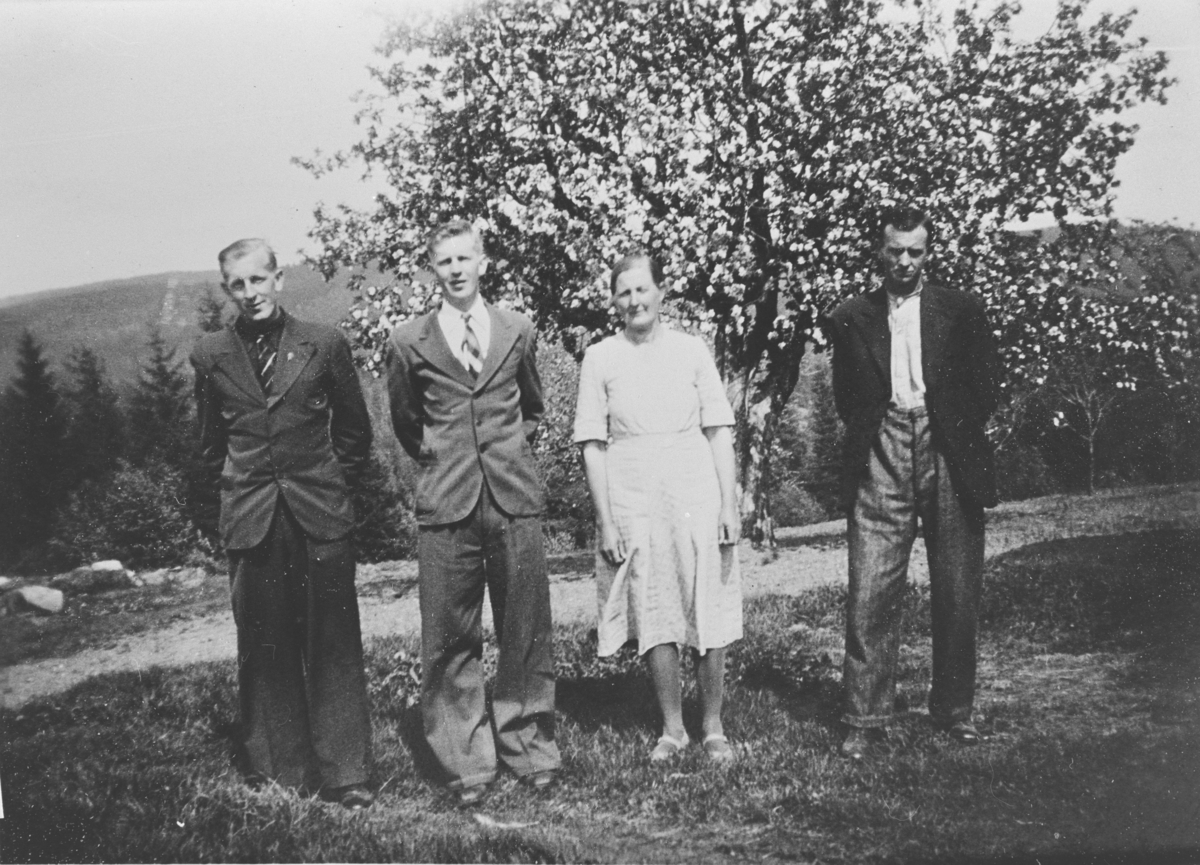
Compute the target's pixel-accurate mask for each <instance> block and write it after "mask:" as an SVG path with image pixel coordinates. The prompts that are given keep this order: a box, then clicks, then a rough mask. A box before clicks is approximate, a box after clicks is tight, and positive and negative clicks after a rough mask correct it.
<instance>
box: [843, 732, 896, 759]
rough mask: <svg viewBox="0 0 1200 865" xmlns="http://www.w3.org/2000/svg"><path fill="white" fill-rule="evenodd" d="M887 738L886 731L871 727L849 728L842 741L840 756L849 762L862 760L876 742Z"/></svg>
mask: <svg viewBox="0 0 1200 865" xmlns="http://www.w3.org/2000/svg"><path fill="white" fill-rule="evenodd" d="M886 738H887V731H886V730H882V729H875V728H873V727H851V728H850V729H849V730H848V731H847V733H846V738H845V739H843V740H842V747H841V749H840V752H841V755H842V756H843V757H845V758H847V759H849V760H862V759H863V758H864V757H866V756H867V752H868V751H870V750H871V746H872V745H873V744H875V743H876V742H882V741H883V740H884V739H886Z"/></svg>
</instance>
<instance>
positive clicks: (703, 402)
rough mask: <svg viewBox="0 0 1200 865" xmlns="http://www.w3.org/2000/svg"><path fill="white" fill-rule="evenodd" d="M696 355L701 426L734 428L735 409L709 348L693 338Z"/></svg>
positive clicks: (696, 338)
mask: <svg viewBox="0 0 1200 865" xmlns="http://www.w3.org/2000/svg"><path fill="white" fill-rule="evenodd" d="M693 340H694V342H693V345H694V346H695V355H696V393H697V395H698V396H699V397H700V426H701V427H702V428H704V427H716V426H733V409H732V408H731V407H730V405H729V397H728V396H726V395H725V385H724V383H723V382H722V381H721V376H720V375H719V374H718V373H717V365H716V364H715V363H713V359H712V355H711V354H709V352H708V346H707V345H705V344H704V340H702V339H700V338H699V337H693Z"/></svg>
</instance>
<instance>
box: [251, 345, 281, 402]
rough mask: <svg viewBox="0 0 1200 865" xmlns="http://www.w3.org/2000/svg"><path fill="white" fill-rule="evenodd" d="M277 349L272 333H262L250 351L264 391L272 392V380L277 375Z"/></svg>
mask: <svg viewBox="0 0 1200 865" xmlns="http://www.w3.org/2000/svg"><path fill="white" fill-rule="evenodd" d="M276 351H277V349H276V346H275V345H274V340H272V339H271V334H270V333H260V334H259V335H258V336H257V337H256V338H255V340H254V345H253V346H252V349H251V352H250V353H251V355H252V357H251V360H253V361H254V371H255V373H257V374H258V382H259V384H261V385H262V389H263V393H270V392H271V380H272V379H273V378H274V377H275V353H276Z"/></svg>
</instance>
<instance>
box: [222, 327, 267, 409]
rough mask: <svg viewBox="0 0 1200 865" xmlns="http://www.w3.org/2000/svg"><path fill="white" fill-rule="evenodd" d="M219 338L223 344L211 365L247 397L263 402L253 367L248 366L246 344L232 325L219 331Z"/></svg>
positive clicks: (248, 357)
mask: <svg viewBox="0 0 1200 865" xmlns="http://www.w3.org/2000/svg"><path fill="white" fill-rule="evenodd" d="M221 337H222V339H223V344H222V345H221V346H220V347H219V348H218V349H217V351H216V358H215V360H214V361H213V365H214V366H215V367H216V368H217V369H219V370H221V372H223V373H225V375H226V376H228V377H229V380H230V381H232V382H233V383H234V384H235V385H237V386H238V388H240V389H241V390H243V391H245V392H246V394H247V395H248V396H251V397H254V398H255V399H257V400H260V401H265V400H266V396H265V395H264V394H263V389H262V385H260V384H259V383H258V376H257V375H255V374H254V367H253V366H252V365H251V364H250V354H249V353H248V352H247V351H246V344H245V343H244V342H242V338H241V337H240V336H238V334H237V331H235V330H234V329H233V325H232V324H231V325H229V326H228V327H226V328H225V329H224V330H223V331H221Z"/></svg>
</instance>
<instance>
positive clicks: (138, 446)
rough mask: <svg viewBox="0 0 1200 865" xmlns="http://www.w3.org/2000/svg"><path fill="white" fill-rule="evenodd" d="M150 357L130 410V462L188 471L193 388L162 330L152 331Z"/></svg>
mask: <svg viewBox="0 0 1200 865" xmlns="http://www.w3.org/2000/svg"><path fill="white" fill-rule="evenodd" d="M146 348H147V350H148V356H147V358H146V361H145V362H144V363H143V364H142V369H141V372H140V374H139V375H138V387H137V390H136V391H134V394H133V397H132V398H131V400H130V406H129V423H130V440H129V444H130V448H129V459H130V462H132V463H133V464H134V465H146V464H148V463H151V462H154V461H161V462H164V463H166V464H167V465H169V466H171V467H173V468H176V469H180V470H184V469H185V468H186V466H187V463H188V461H189V458H190V454H191V451H192V430H191V425H190V421H191V414H192V403H191V393H190V391H191V388H190V386H189V382H188V379H187V376H186V375H185V374H184V372H183V365H182V363H181V362H180V361H179V360H177V359H176V356H175V348H174V347H173V346H169V345H168V344H167V341H166V338H165V337H164V336H163V334H162V331H161V330H160V329H159V328H158V327H151V329H150V337H149V339H148V340H147V342H146Z"/></svg>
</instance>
